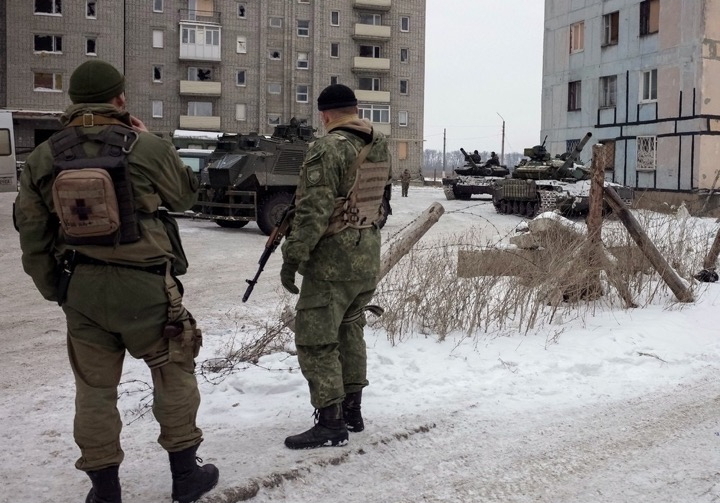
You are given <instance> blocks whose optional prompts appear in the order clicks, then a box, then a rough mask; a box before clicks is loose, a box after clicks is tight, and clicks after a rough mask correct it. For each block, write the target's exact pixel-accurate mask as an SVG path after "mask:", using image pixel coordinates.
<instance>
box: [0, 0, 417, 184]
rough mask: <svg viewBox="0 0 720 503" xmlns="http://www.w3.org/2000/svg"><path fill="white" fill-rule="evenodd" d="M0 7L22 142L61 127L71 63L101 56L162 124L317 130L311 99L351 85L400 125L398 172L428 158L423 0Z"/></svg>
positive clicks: (2, 103) (135, 109) (141, 108)
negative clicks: (334, 86)
mask: <svg viewBox="0 0 720 503" xmlns="http://www.w3.org/2000/svg"><path fill="white" fill-rule="evenodd" d="M11 4H12V8H11ZM0 19H4V20H5V23H0V24H2V26H1V27H0V54H4V55H5V56H6V57H5V58H2V59H0V108H6V109H10V110H13V114H14V118H15V119H16V137H17V142H16V143H17V145H18V149H19V150H20V151H22V150H23V149H24V150H30V149H31V148H32V147H34V146H35V145H37V144H38V143H40V142H41V141H44V140H45V139H46V138H47V137H48V136H49V135H50V134H51V133H52V132H53V131H54V130H56V129H57V128H58V127H59V124H58V122H57V116H58V115H59V114H60V112H61V111H62V110H63V109H64V108H65V107H66V106H67V105H68V104H69V99H68V97H67V86H68V81H69V78H70V74H71V73H72V71H73V69H74V68H75V67H76V66H77V65H78V64H80V63H81V62H83V61H85V60H86V59H88V58H95V57H97V58H101V59H104V60H106V61H108V62H110V63H112V64H113V65H115V66H117V67H118V68H119V69H121V70H122V71H123V72H124V73H125V75H126V77H127V89H126V94H127V96H128V100H129V105H128V108H129V110H130V112H131V113H132V114H133V115H136V116H138V117H140V118H141V119H142V120H143V121H144V122H145V124H146V125H147V126H148V128H149V129H151V130H152V131H157V132H168V133H170V132H172V131H174V130H176V129H186V130H204V131H229V132H241V133H248V132H259V133H270V132H272V130H273V127H274V126H275V125H276V124H280V123H287V122H288V121H289V120H290V119H291V118H293V117H295V118H296V119H298V120H299V121H300V122H303V121H305V122H307V123H308V124H309V125H311V126H313V127H316V128H318V129H320V128H321V124H320V121H319V117H318V114H317V112H316V107H315V98H316V97H317V95H318V94H319V93H320V91H321V90H322V89H323V88H324V87H325V86H327V85H329V84H331V83H341V84H345V85H347V86H349V87H351V88H352V89H354V90H355V93H356V95H357V97H358V100H359V101H360V104H359V108H360V114H361V116H362V117H365V118H368V119H370V120H372V121H373V123H374V125H375V127H376V128H377V129H378V130H380V131H382V132H383V133H386V134H387V135H388V136H389V137H390V139H391V144H392V153H393V169H394V171H395V172H400V171H402V170H403V169H405V168H410V169H411V170H412V171H418V170H419V168H420V166H421V164H422V148H423V143H422V137H423V108H424V107H423V100H424V72H425V68H424V53H425V0H412V1H399V0H123V1H119V0H118V1H115V0H113V1H94V0H33V1H27V2H26V1H23V2H18V1H16V0H0ZM3 84H4V85H3ZM319 133H320V134H322V133H323V132H322V130H320V131H319Z"/></svg>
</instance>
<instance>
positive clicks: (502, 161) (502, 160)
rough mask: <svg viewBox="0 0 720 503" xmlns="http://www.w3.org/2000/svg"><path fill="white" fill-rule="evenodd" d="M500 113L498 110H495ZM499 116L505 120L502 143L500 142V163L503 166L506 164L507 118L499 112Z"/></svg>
mask: <svg viewBox="0 0 720 503" xmlns="http://www.w3.org/2000/svg"><path fill="white" fill-rule="evenodd" d="M495 113H496V114H498V113H497V112H495ZM498 117H500V118H501V119H502V121H503V125H502V143H501V144H500V164H502V165H503V166H504V165H505V119H503V116H502V115H500V114H498Z"/></svg>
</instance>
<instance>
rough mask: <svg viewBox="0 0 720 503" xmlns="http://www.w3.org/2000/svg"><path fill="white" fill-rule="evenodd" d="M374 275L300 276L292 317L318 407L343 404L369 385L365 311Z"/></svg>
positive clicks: (300, 355) (303, 367)
mask: <svg viewBox="0 0 720 503" xmlns="http://www.w3.org/2000/svg"><path fill="white" fill-rule="evenodd" d="M376 285H377V281H376V279H375V278H374V277H373V278H372V279H368V280H359V281H322V280H317V279H313V278H308V277H304V278H303V282H302V288H301V289H300V298H299V299H298V302H297V305H296V309H297V315H296V318H295V346H296V348H297V354H298V362H299V363H300V370H301V371H302V373H303V376H305V379H307V382H308V386H309V388H310V402H311V403H312V405H313V407H315V408H316V409H321V408H323V407H327V406H328V405H332V404H334V403H339V402H342V400H343V398H344V396H345V394H346V393H353V392H355V391H360V390H361V389H363V388H364V387H365V386H367V385H368V380H367V349H366V346H365V339H364V337H363V335H364V334H363V328H364V327H365V324H366V321H365V315H364V312H363V308H364V307H365V306H367V304H368V302H370V299H371V298H372V296H373V293H375V287H376Z"/></svg>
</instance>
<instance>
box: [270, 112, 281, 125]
mask: <svg viewBox="0 0 720 503" xmlns="http://www.w3.org/2000/svg"><path fill="white" fill-rule="evenodd" d="M268 124H270V125H271V126H279V125H280V116H279V115H278V114H268Z"/></svg>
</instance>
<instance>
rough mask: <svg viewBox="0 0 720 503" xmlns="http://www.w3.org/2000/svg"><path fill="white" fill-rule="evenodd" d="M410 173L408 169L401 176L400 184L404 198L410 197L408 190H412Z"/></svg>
mask: <svg viewBox="0 0 720 503" xmlns="http://www.w3.org/2000/svg"><path fill="white" fill-rule="evenodd" d="M410 178H411V177H410V171H408V170H407V169H406V170H405V171H403V172H402V174H401V175H400V184H401V187H402V197H407V196H408V189H409V188H410Z"/></svg>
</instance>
